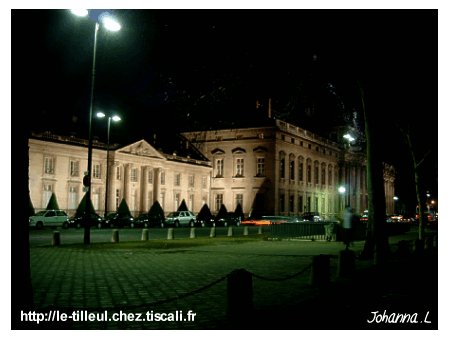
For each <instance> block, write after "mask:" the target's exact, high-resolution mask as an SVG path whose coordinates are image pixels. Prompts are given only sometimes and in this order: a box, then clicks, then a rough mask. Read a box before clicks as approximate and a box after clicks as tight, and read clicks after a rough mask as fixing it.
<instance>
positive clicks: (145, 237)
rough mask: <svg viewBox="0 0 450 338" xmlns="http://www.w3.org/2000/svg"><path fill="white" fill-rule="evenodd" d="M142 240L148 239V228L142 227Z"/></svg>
mask: <svg viewBox="0 0 450 338" xmlns="http://www.w3.org/2000/svg"><path fill="white" fill-rule="evenodd" d="M141 240H143V241H148V229H142V237H141Z"/></svg>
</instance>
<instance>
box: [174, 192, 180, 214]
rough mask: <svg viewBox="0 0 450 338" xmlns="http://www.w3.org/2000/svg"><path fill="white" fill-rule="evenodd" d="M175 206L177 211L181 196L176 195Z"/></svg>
mask: <svg viewBox="0 0 450 338" xmlns="http://www.w3.org/2000/svg"><path fill="white" fill-rule="evenodd" d="M173 205H174V211H177V210H178V207H179V206H180V194H175V195H174V202H173Z"/></svg>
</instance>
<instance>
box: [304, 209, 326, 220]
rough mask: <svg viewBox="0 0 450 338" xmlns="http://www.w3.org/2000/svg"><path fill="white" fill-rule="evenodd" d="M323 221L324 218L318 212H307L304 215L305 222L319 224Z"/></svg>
mask: <svg viewBox="0 0 450 338" xmlns="http://www.w3.org/2000/svg"><path fill="white" fill-rule="evenodd" d="M321 220H322V218H321V217H320V214H319V213H318V212H316V211H311V212H305V213H304V214H303V221H308V222H319V221H321Z"/></svg>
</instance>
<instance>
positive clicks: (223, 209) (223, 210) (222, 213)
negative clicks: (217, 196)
mask: <svg viewBox="0 0 450 338" xmlns="http://www.w3.org/2000/svg"><path fill="white" fill-rule="evenodd" d="M227 213H228V210H227V207H226V206H225V204H222V205H221V206H220V209H219V213H218V214H217V216H216V220H219V219H221V218H224V217H226V216H227Z"/></svg>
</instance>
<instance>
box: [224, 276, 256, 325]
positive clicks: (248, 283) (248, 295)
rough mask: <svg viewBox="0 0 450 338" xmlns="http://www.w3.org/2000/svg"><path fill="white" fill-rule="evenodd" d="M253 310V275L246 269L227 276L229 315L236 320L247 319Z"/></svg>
mask: <svg viewBox="0 0 450 338" xmlns="http://www.w3.org/2000/svg"><path fill="white" fill-rule="evenodd" d="M252 312H253V285H252V275H251V273H250V272H248V271H247V270H245V269H238V270H234V271H233V272H231V273H230V274H229V275H228V276H227V315H228V318H229V319H231V320H234V321H242V320H247V318H248V316H249V315H252Z"/></svg>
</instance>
